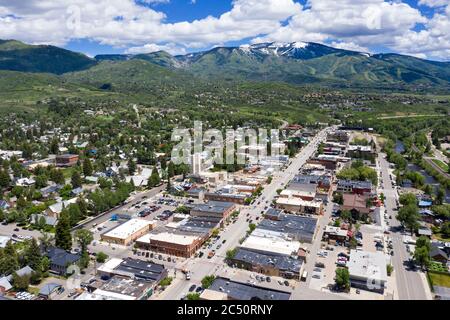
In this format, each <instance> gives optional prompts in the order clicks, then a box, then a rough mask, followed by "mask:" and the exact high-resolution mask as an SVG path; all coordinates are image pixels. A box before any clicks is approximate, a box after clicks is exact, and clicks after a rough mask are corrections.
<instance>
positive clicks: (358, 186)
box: [337, 180, 372, 195]
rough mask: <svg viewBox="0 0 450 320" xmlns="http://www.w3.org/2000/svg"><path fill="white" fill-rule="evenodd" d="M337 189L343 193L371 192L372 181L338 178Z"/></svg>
mask: <svg viewBox="0 0 450 320" xmlns="http://www.w3.org/2000/svg"><path fill="white" fill-rule="evenodd" d="M337 191H338V192H342V193H356V194H361V195H363V194H370V193H372V182H370V181H355V180H338V183H337Z"/></svg>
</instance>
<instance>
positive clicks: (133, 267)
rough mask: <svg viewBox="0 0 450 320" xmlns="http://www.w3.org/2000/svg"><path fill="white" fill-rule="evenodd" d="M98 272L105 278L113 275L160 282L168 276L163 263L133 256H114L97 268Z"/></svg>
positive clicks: (154, 282)
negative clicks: (118, 257)
mask: <svg viewBox="0 0 450 320" xmlns="http://www.w3.org/2000/svg"><path fill="white" fill-rule="evenodd" d="M97 274H98V275H99V276H100V277H103V278H105V279H107V278H112V277H113V276H120V277H125V278H128V279H136V280H142V281H147V282H151V283H153V284H155V285H156V284H158V283H159V282H160V281H161V280H162V279H164V278H165V277H167V269H166V268H165V267H164V265H162V264H157V263H153V262H148V261H144V260H138V259H133V258H125V259H117V258H112V259H110V260H108V261H107V262H105V263H104V264H103V265H101V266H100V267H99V268H98V269H97Z"/></svg>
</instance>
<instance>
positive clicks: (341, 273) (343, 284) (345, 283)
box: [335, 268, 350, 291]
mask: <svg viewBox="0 0 450 320" xmlns="http://www.w3.org/2000/svg"><path fill="white" fill-rule="evenodd" d="M335 282H336V286H337V287H338V288H339V289H342V290H346V291H347V290H349V289H350V273H349V272H348V269H347V268H337V269H336V276H335Z"/></svg>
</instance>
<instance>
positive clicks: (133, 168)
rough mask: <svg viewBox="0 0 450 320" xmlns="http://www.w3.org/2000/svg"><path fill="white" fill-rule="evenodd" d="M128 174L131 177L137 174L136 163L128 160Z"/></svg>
mask: <svg viewBox="0 0 450 320" xmlns="http://www.w3.org/2000/svg"><path fill="white" fill-rule="evenodd" d="M127 166H128V174H129V175H130V176H134V174H135V173H136V163H135V162H134V161H133V159H130V160H128V164H127Z"/></svg>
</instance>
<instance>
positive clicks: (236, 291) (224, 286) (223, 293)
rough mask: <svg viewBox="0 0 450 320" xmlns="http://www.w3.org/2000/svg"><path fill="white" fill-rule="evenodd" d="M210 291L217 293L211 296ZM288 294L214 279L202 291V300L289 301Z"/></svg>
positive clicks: (229, 280)
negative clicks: (209, 285)
mask: <svg viewBox="0 0 450 320" xmlns="http://www.w3.org/2000/svg"><path fill="white" fill-rule="evenodd" d="M211 291H214V292H217V293H218V294H213V293H212V292H211ZM290 297H291V294H290V293H289V292H285V291H281V290H274V289H268V288H263V287H259V286H256V285H250V284H245V283H241V282H237V281H233V280H231V279H227V278H222V277H219V278H216V279H215V280H214V282H213V283H212V285H211V287H209V288H208V289H207V290H205V291H203V293H202V294H201V296H200V299H202V300H210V299H214V300H216V299H217V300H289V298H290Z"/></svg>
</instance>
